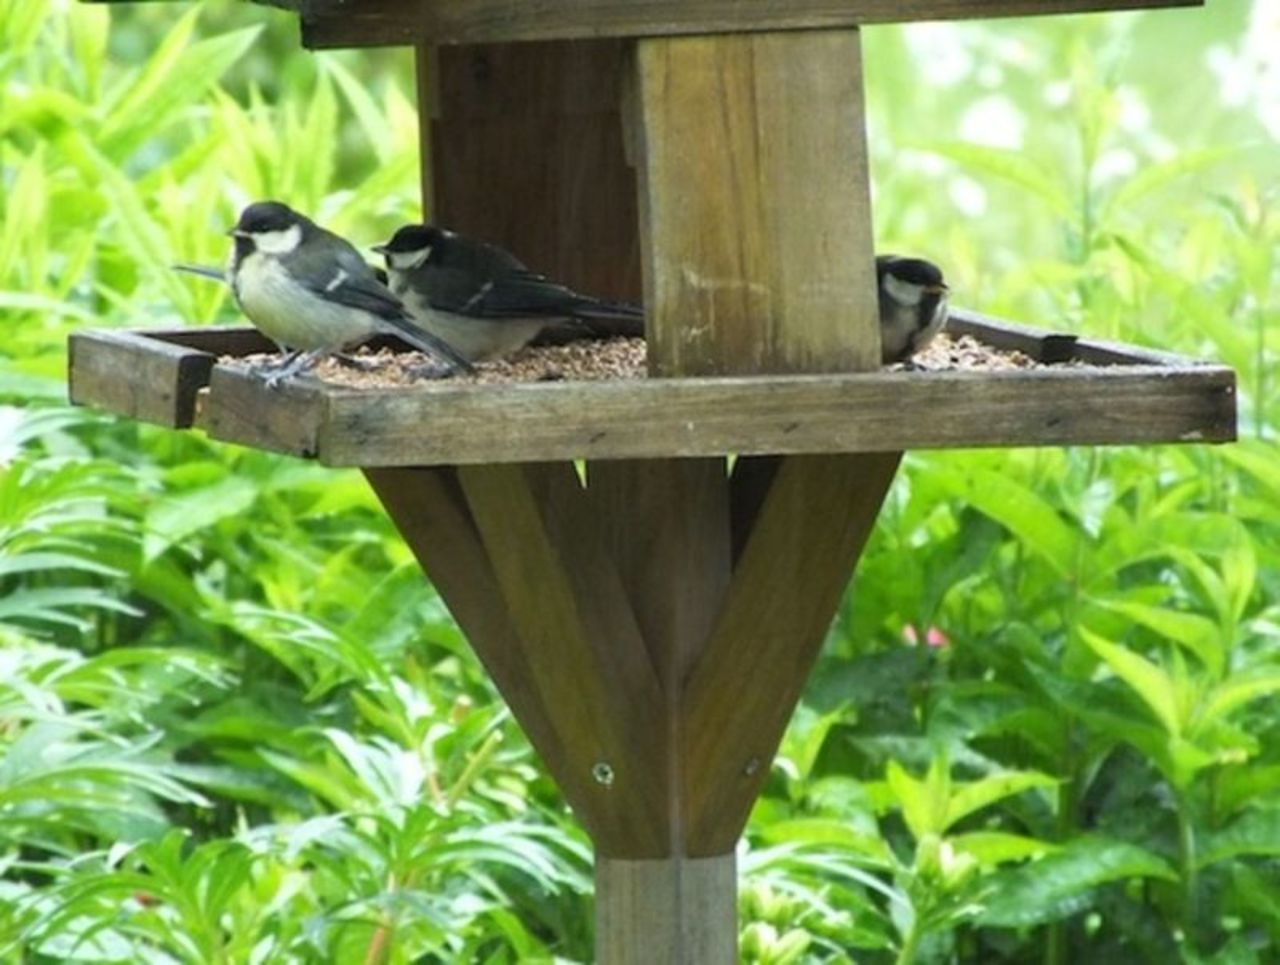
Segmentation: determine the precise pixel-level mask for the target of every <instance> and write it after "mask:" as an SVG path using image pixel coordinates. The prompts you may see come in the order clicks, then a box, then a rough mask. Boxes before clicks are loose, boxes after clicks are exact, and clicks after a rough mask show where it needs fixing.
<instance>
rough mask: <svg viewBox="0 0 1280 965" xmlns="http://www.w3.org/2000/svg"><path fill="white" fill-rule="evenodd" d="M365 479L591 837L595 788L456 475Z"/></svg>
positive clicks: (384, 472) (393, 474)
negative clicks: (548, 693) (544, 687)
mask: <svg viewBox="0 0 1280 965" xmlns="http://www.w3.org/2000/svg"><path fill="white" fill-rule="evenodd" d="M365 476H366V477H367V478H368V480H369V483H370V485H372V486H373V489H374V492H376V493H377V494H378V498H379V499H380V500H381V501H382V505H383V506H384V507H385V508H386V510H387V513H388V515H390V517H391V519H392V521H393V522H394V523H395V524H396V529H398V530H399V531H400V535H401V536H403V537H404V540H405V542H406V543H408V545H409V549H410V550H412V551H413V554H414V556H415V557H416V558H417V560H418V562H419V563H420V564H421V565H422V568H423V570H424V571H425V572H426V573H427V574H428V575H429V576H430V578H431V582H432V585H434V586H435V588H436V590H437V591H439V593H440V595H441V597H443V599H444V601H445V603H446V605H447V606H448V607H449V612H450V613H452V614H453V618H454V619H455V620H456V621H457V622H458V626H459V627H461V628H462V631H463V633H465V634H466V636H467V640H468V642H469V643H470V644H471V647H472V649H474V650H475V652H476V654H477V655H478V656H479V657H480V660H481V662H482V663H483V664H484V666H485V669H486V670H487V671H488V672H489V676H490V677H492V678H493V681H494V683H495V684H497V686H498V689H499V690H500V691H501V692H502V696H503V699H505V700H506V702H507V705H508V706H509V707H510V708H511V709H512V712H513V713H514V714H515V716H516V719H517V720H518V721H519V722H520V726H521V727H522V728H523V729H524V732H525V734H527V735H528V737H529V740H530V742H531V743H532V744H533V746H534V748H535V749H536V750H537V752H538V753H539V754H540V755H541V756H542V759H543V761H544V762H545V763H546V765H547V769H548V770H549V771H550V772H551V774H552V776H553V777H554V778H555V779H556V782H557V784H558V785H559V787H560V789H561V790H562V791H563V792H564V796H565V799H566V800H567V801H568V802H569V805H570V806H571V807H572V808H573V809H574V810H575V811H576V812H577V814H578V818H579V820H580V821H581V822H582V824H583V826H584V827H585V828H586V829H587V830H588V831H589V832H592V833H594V832H595V831H596V826H595V823H594V817H595V810H594V808H593V803H594V802H595V801H596V799H597V798H598V797H599V795H600V788H599V786H598V785H597V784H595V783H594V782H593V781H592V779H591V776H590V775H589V774H584V773H582V769H581V768H580V767H578V766H577V764H576V762H575V761H573V760H571V757H570V753H571V750H572V749H574V745H573V734H572V732H571V731H569V732H567V733H566V732H565V729H564V726H563V725H564V721H563V720H562V719H561V716H560V715H559V714H558V711H559V710H560V708H559V706H557V705H555V704H553V703H550V702H549V701H548V700H547V699H546V698H545V695H544V694H543V693H542V691H541V689H540V685H541V683H542V682H543V679H544V678H545V676H546V673H545V669H544V672H543V673H542V674H538V673H535V672H534V669H533V667H532V666H531V663H530V659H529V657H528V655H527V654H526V651H525V645H524V640H523V637H522V636H521V634H520V631H519V630H518V629H517V628H516V626H515V624H514V623H513V622H512V619H511V614H510V612H509V611H508V609H507V607H506V606H505V605H504V603H503V600H502V594H501V592H500V590H499V588H498V582H497V578H496V576H495V575H494V571H493V565H492V564H491V563H490V561H489V555H488V553H487V552H486V550H485V548H484V545H483V543H482V542H481V540H480V534H479V532H478V531H477V529H476V525H475V521H474V520H473V519H472V517H471V511H470V509H469V508H468V507H467V503H466V500H465V498H464V497H463V494H462V489H461V487H460V486H459V484H458V481H457V477H456V474H455V472H454V470H453V469H450V468H440V469H369V470H366V471H365Z"/></svg>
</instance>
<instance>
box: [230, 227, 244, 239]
mask: <svg viewBox="0 0 1280 965" xmlns="http://www.w3.org/2000/svg"><path fill="white" fill-rule="evenodd" d="M227 237H228V238H247V237H249V233H248V232H247V231H241V230H240V229H239V228H238V227H236V226H235V225H232V226H231V227H230V228H228V229H227Z"/></svg>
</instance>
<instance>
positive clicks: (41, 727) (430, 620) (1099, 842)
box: [0, 0, 1280, 965]
mask: <svg viewBox="0 0 1280 965" xmlns="http://www.w3.org/2000/svg"><path fill="white" fill-rule="evenodd" d="M1265 7H1266V4H1265V3H1263V2H1259V3H1257V4H1255V5H1254V6H1253V7H1252V9H1251V8H1250V5H1249V4H1247V3H1244V2H1241V0H1236V2H1230V0H1223V2H1216V3H1215V5H1214V10H1213V13H1212V15H1209V14H1207V13H1206V12H1205V11H1203V10H1188V11H1179V12H1170V11H1161V12H1155V13H1149V14H1133V15H1127V14H1126V15H1117V16H1105V17H1103V16H1100V17H1088V18H1084V17H1081V18H1061V19H1055V18H1046V19H1042V20H1036V21H1026V22H1022V21H1010V22H1001V23H1000V24H992V25H964V26H960V25H950V26H933V27H924V28H914V29H910V30H906V29H901V28H888V27H886V28H875V29H868V30H867V31H866V51H867V73H868V80H869V103H870V106H871V111H872V118H871V120H872V123H871V127H872V133H873V141H872V143H873V150H874V152H875V153H874V157H873V161H874V173H875V176H876V188H877V196H876V210H877V216H878V219H879V225H878V228H879V233H880V237H881V238H882V241H883V245H884V247H886V248H890V247H893V248H898V249H900V250H908V251H919V252H921V253H923V254H926V255H930V256H932V257H935V258H936V259H937V260H939V261H940V262H942V263H943V264H945V265H946V267H947V270H948V276H949V279H950V280H951V282H952V283H953V286H954V287H955V288H956V289H957V290H958V292H959V293H960V295H959V300H960V301H961V302H962V303H964V304H967V305H973V306H976V307H980V308H983V309H987V310H990V311H992V312H994V313H997V314H1005V315H1008V316H1009V317H1015V318H1025V319H1028V320H1031V321H1035V322H1039V323H1042V324H1045V325H1049V326H1052V327H1057V328H1067V329H1079V330H1082V331H1087V332H1089V333H1091V334H1095V335H1102V336H1106V337H1117V338H1124V339H1128V340H1137V341H1141V342H1147V343H1150V344H1152V345H1156V346H1159V347H1163V348H1169V349H1173V350H1178V351H1184V352H1188V353H1192V354H1199V355H1204V356H1207V357H1213V358H1219V359H1222V360H1224V361H1226V362H1228V363H1229V364H1231V365H1233V366H1235V367H1236V368H1237V369H1238V371H1239V374H1240V388H1241V403H1242V412H1243V414H1244V417H1245V435H1246V436H1247V439H1246V441H1245V442H1243V443H1241V444H1240V445H1238V446H1233V447H1224V448H1219V449H1212V450H1210V449H1204V448H1194V447H1193V448H1185V449H1184V448H1175V447H1163V448H1147V449H1136V448H1134V449H1114V450H1098V451H1094V450H1069V451H1062V450H1037V451H1024V452H1002V453H994V452H978V453H954V454H950V453H944V454H916V455H912V456H911V457H909V459H908V461H907V465H906V468H905V470H904V472H903V473H902V475H901V477H900V479H899V480H898V482H897V484H896V485H895V487H894V490H893V492H892V494H891V497H890V500H889V503H888V505H887V506H886V509H885V512H884V514H883V516H882V521H881V524H880V526H879V527H878V529H877V531H876V534H875V535H874V537H873V539H872V543H871V546H870V547H869V549H868V552H867V554H866V556H865V558H864V561H863V564H862V568H861V571H860V572H861V577H860V579H859V581H858V582H857V584H856V586H855V587H854V588H853V589H852V590H851V591H850V593H849V594H848V595H847V597H846V600H845V602H844V604H843V606H842V608H841V612H840V615H839V617H838V619H837V621H836V624H835V626H834V627H833V628H832V632H831V636H830V639H829V641H828V645H827V648H826V650H825V652H824V656H823V658H822V660H821V662H820V665H819V668H818V670H817V672H816V674H815V675H814V678H813V680H812V682H811V685H810V687H809V688H808V691H807V692H806V695H805V699H804V702H803V704H802V706H801V709H800V712H799V713H798V715H797V718H796V720H795V721H794V723H793V725H792V727H791V729H790V731H789V732H788V735H787V738H786V740H785V743H784V746H783V748H782V751H781V754H780V756H779V758H778V760H777V762H776V764H775V767H774V770H773V772H772V774H771V778H770V781H769V783H768V786H767V787H766V791H765V794H764V796H763V797H762V798H761V800H760V802H759V804H758V805H757V808H756V810H755V813H754V815H753V819H752V823H751V827H750V829H749V833H748V839H747V843H746V845H745V846H744V850H743V853H742V855H741V860H740V865H741V868H742V871H743V874H744V879H743V880H744V885H743V893H742V898H741V911H742V925H743V936H742V954H743V958H744V960H745V961H749V962H758V963H773V965H780V963H809V962H845V961H858V962H867V963H880V962H891V961H898V962H903V963H906V962H910V961H918V962H922V963H924V962H945V961H957V962H976V961H982V962H1002V961H1007V962H1024V961H1044V962H1047V963H1066V962H1073V961H1089V960H1097V961H1114V960H1134V961H1185V962H1192V963H1198V962H1210V961H1214V962H1219V961H1221V962H1235V961H1239V962H1253V961H1268V960H1273V959H1275V958H1276V957H1277V956H1280V870H1278V866H1277V864H1276V859H1277V857H1278V856H1280V855H1278V854H1277V852H1278V850H1280V847H1278V845H1277V841H1280V750H1277V748H1280V740H1278V738H1280V714H1278V713H1277V711H1276V698H1275V695H1276V693H1277V691H1278V690H1280V606H1278V605H1277V599H1278V598H1280V510H1277V508H1276V507H1277V506H1278V505H1280V452H1278V451H1277V449H1276V446H1275V428H1276V426H1277V424H1280V399H1278V395H1277V383H1276V379H1275V376H1274V373H1275V372H1276V371H1277V366H1276V354H1277V349H1276V344H1277V343H1276V334H1277V330H1278V329H1280V309H1278V308H1277V304H1278V301H1277V298H1276V291H1277V283H1278V282H1280V266H1278V265H1277V255H1276V253H1277V251H1280V218H1277V217H1276V214H1275V211H1274V207H1275V204H1276V201H1277V194H1276V187H1275V183H1274V172H1273V170H1272V168H1271V167H1269V165H1271V164H1273V156H1274V150H1275V144H1274V140H1275V131H1276V126H1277V124H1280V121H1278V120H1277V117H1276V115H1275V111H1274V106H1273V105H1272V107H1267V104H1270V103H1271V102H1265V101H1264V100H1262V98H1261V95H1260V94H1259V93H1258V92H1257V91H1256V90H1253V91H1252V92H1251V94H1249V95H1242V94H1241V93H1240V89H1239V85H1240V84H1241V83H1242V81H1241V80H1240V78H1242V77H1245V78H1248V77H1254V79H1255V81H1256V82H1257V83H1265V82H1266V75H1265V73H1255V74H1250V73H1249V71H1250V69H1251V65H1252V66H1257V65H1258V64H1261V63H1265V59H1260V56H1261V55H1260V54H1259V51H1267V50H1273V49H1274V47H1275V40H1276V37H1275V30H1276V27H1275V25H1274V23H1273V22H1272V21H1271V20H1268V15H1267V13H1266V10H1265ZM1251 17H1252V19H1251ZM295 30H296V26H295V24H294V23H293V21H292V20H291V19H290V18H289V17H288V16H286V15H284V14H280V13H277V12H269V11H266V10H264V9H261V8H258V7H256V6H251V5H247V4H236V5H222V6H209V7H208V8H207V9H206V8H203V7H202V8H193V9H191V10H189V11H185V12H184V11H183V10H182V9H181V8H179V7H174V6H171V5H163V4H160V5H146V6H143V5H138V6H128V5H125V6H117V7H106V6H97V5H90V4H66V3H62V2H57V0H0V314H3V320H4V322H5V331H6V333H7V338H6V342H5V346H4V348H3V349H2V350H0V353H2V355H3V358H2V359H0V960H3V961H60V962H61V961H67V962H80V961H177V962H188V961H189V962H200V963H204V962H228V963H231V962H250V961H254V962H297V961H316V962H321V961H362V962H369V963H374V962H411V961H412V962H437V961H438V962H446V961H447V962H454V961H468V962H470V961H479V962H493V963H502V962H527V961H551V960H561V961H586V960H589V958H590V954H591V951H590V948H591V944H590V938H591V936H590V927H589V922H590V909H589V907H588V899H587V897H586V896H587V894H588V893H589V891H590V878H589V852H588V848H587V843H586V841H585V838H584V836H583V835H582V833H581V832H580V831H579V830H578V829H577V828H576V825H575V824H574V822H573V820H572V818H571V816H570V815H568V813H567V811H566V809H565V807H564V805H563V802H562V801H561V800H560V798H559V796H558V793H557V792H556V790H555V788H554V787H553V786H552V785H551V784H550V782H549V781H548V780H547V779H546V777H545V776H544V775H543V773H542V771H541V770H540V768H539V767H538V765H537V764H536V762H535V760H534V759H533V757H532V755H531V754H530V752H529V749H528V747H527V745H526V744H525V742H524V739H523V737H522V735H521V734H520V732H519V730H518V728H517V727H515V725H514V724H513V722H512V721H511V720H510V718H509V716H508V715H507V714H506V712H505V711H504V710H503V709H502V704H501V702H500V700H499V699H498V697H497V695H496V694H495V692H494V690H493V688H492V686H491V685H490V683H489V682H488V681H487V678H486V677H485V675H484V674H483V672H482V670H481V668H480V667H479V665H478V663H477V661H476V660H475V659H474V657H473V656H472V655H471V654H470V652H469V650H468V649H467V647H466V645H465V642H464V641H463V640H462V639H461V637H460V635H459V633H458V631H457V629H456V627H455V626H454V625H453V624H452V622H451V621H450V619H449V618H448V615H447V613H446V612H445V610H444V608H443V606H442V604H441V602H440V600H439V599H438V598H437V597H436V595H435V594H434V592H433V591H432V589H431V588H430V587H429V586H428V585H426V584H424V582H423V581H422V579H421V576H420V574H419V572H418V571H417V568H416V565H415V564H414V562H413V560H412V558H411V557H410V555H409V554H408V552H407V550H406V549H405V547H404V546H403V545H402V544H401V543H400V542H399V540H398V538H397V537H396V536H395V534H394V531H393V529H392V528H391V526H390V524H389V523H388V522H387V521H386V519H385V518H384V516H383V515H382V514H381V512H380V510H379V509H378V507H377V504H376V502H375V500H374V499H373V497H372V496H371V494H370V493H369V491H368V489H367V487H366V486H365V485H364V483H363V481H362V480H361V479H360V477H359V476H357V475H355V474H350V473H336V472H331V471H327V470H321V469H319V468H317V467H314V466H310V465H307V464H303V463H300V462H296V461H290V460H284V459H278V458H275V457H270V456H267V455H265V454H261V453H254V452H246V451H242V450H236V449H233V448H230V447H223V446H216V445H212V444H210V443H209V442H207V441H206V440H204V439H202V438H201V437H199V436H196V435H193V434H176V433H169V432H161V431H158V430H152V429H148V428H146V427H142V426H138V425H136V424H131V423H125V422H116V421H113V420H109V419H105V418H102V417H99V416H96V415H93V414H91V413H87V412H84V411H79V410H71V409H69V408H67V407H65V405H63V403H62V401H61V400H62V397H63V391H64V390H63V387H62V372H63V369H64V367H65V356H64V349H63V345H64V343H65V336H66V334H67V332H68V331H69V330H71V329H72V328H73V327H75V326H81V325H86V324H95V325H141V324H150V323H156V322H163V323H165V324H171V323H173V322H175V321H185V322H189V323H204V322H208V321H212V320H226V319H230V318H231V317H233V316H232V313H231V310H230V307H229V306H228V305H227V303H226V297H225V293H224V292H223V291H221V290H220V289H219V288H218V286H215V285H210V284H209V283H207V282H203V281H200V280H190V279H187V278H185V277H178V276H176V275H174V274H173V273H171V272H170V271H168V269H167V266H168V264H169V263H170V262H171V261H175V260H187V261H194V262H202V263H217V262H218V261H220V260H221V259H222V258H223V257H224V255H225V250H224V249H225V238H223V237H222V234H221V233H222V231H223V230H224V229H225V227H226V225H227V224H228V223H229V222H230V220H231V219H232V218H233V216H234V213H235V211H236V209H237V208H238V207H239V206H240V205H241V204H243V203H244V202H245V201H247V200H250V199H251V198H253V197H261V196H268V195H278V196H281V197H284V198H286V199H288V200H290V201H292V202H293V203H296V204H297V205H298V206H299V207H302V208H304V209H307V210H311V211H313V212H315V213H316V214H317V216H318V217H319V218H320V219H321V220H322V221H324V222H325V223H327V224H330V225H332V226H333V227H335V228H337V229H338V230H341V231H344V232H349V233H351V234H352V235H353V236H355V237H358V238H362V239H365V238H376V237H381V236H383V235H384V234H385V232H386V231H387V229H389V228H391V227H392V226H394V225H396V224H398V223H399V222H401V221H402V220H404V219H405V218H406V217H407V216H409V215H411V214H412V213H413V212H414V211H415V206H416V204H417V201H416V180H417V157H416V150H417V149H416V141H417V118H416V113H415V111H414V109H413V106H412V100H411V94H410V93H408V92H410V91H412V74H411V63H410V61H409V60H408V59H407V57H406V55H404V54H403V53H400V54H388V53H386V52H378V53H377V54H376V55H359V54H341V55H332V54H324V55H315V56H311V55H305V54H300V53H295V49H296V34H295ZM1268 31H1270V33H1268ZM1268 38H1270V39H1269V40H1268ZM1251 58H1252V59H1251ZM1210 61H1212V63H1213V67H1212V69H1211V66H1210ZM1215 71H1216V73H1215ZM1233 71H1234V73H1232V72H1233ZM1259 77H1261V78H1262V79H1261V80H1257V78H1259ZM1188 78H1194V81H1189V80H1188ZM1232 85H1235V86H1234V87H1233V86H1232ZM1247 96H1253V97H1254V98H1255V99H1254V100H1253V101H1247V99H1242V98H1246V97H1247ZM1271 96H1272V97H1274V96H1275V95H1274V92H1273V93H1272V95H1271ZM1264 108H1265V109H1264ZM1268 111H1270V113H1268ZM1264 122H1267V123H1271V124H1272V125H1273V126H1272V128H1270V129H1268V128H1267V127H1266V126H1265V125H1264ZM921 417H922V418H923V417H926V416H925V415H923V414H922V415H921ZM1118 417H1123V413H1120V414H1118Z"/></svg>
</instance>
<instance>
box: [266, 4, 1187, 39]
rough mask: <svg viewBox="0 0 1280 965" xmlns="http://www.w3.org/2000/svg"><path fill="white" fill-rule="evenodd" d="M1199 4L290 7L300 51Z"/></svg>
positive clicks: (734, 30)
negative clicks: (297, 20) (298, 14)
mask: <svg viewBox="0 0 1280 965" xmlns="http://www.w3.org/2000/svg"><path fill="white" fill-rule="evenodd" d="M1202 4H1203V0H787V2H785V3H779V2H777V0H416V2H415V0H354V2H353V0H290V2H289V3H288V4H287V5H290V6H293V7H295V9H296V8H299V7H300V8H301V9H302V11H303V17H302V39H303V43H304V44H306V46H308V47H313V48H323V47H368V46H388V45H397V44H415V43H420V42H423V41H429V42H431V43H434V44H469V43H501V42H508V41H527V40H564V39H574V38H594V37H652V36H662V35H672V34H707V33H731V32H732V33H740V32H743V31H765V30H796V29H804V28H815V27H817V28H837V27H854V26H858V25H859V24H870V23H896V22H901V21H910V20H958V19H966V18H990V17H1014V16H1032V15H1036V14H1058V13H1087V12H1096V11H1114V10H1139V9H1152V8H1157V7H1189V6H1200V5H1202Z"/></svg>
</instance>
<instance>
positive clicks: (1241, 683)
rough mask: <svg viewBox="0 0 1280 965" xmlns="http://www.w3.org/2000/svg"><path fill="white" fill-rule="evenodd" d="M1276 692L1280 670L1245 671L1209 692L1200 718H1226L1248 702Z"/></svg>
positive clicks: (1278, 688)
mask: <svg viewBox="0 0 1280 965" xmlns="http://www.w3.org/2000/svg"><path fill="white" fill-rule="evenodd" d="M1274 693H1280V670H1277V669H1272V668H1269V667H1261V668H1258V669H1256V670H1251V671H1244V672H1241V673H1239V674H1236V675H1235V676H1233V677H1231V678H1230V679H1229V680H1227V681H1225V682H1223V683H1221V684H1219V685H1218V686H1216V687H1214V688H1213V690H1212V691H1210V692H1209V697H1208V699H1207V700H1206V701H1205V703H1204V707H1203V708H1202V709H1201V711H1200V714H1199V718H1200V720H1201V721H1203V722H1205V723H1209V722H1212V721H1216V720H1219V719H1222V718H1226V717H1228V716H1230V715H1231V714H1232V713H1234V712H1235V711H1237V710H1239V709H1240V708H1241V707H1243V706H1245V705H1246V704H1250V703H1252V702H1253V701H1255V700H1258V699H1259V698H1261V697H1269V696H1270V695H1271V694H1274Z"/></svg>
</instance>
